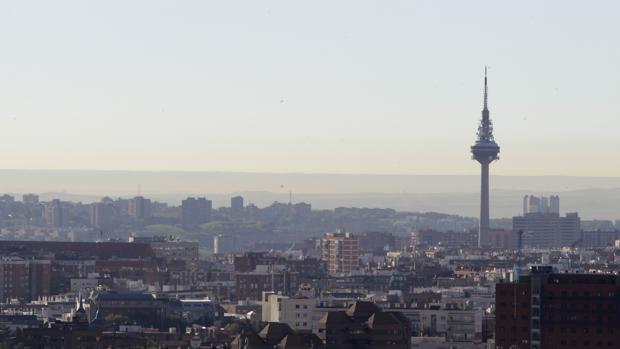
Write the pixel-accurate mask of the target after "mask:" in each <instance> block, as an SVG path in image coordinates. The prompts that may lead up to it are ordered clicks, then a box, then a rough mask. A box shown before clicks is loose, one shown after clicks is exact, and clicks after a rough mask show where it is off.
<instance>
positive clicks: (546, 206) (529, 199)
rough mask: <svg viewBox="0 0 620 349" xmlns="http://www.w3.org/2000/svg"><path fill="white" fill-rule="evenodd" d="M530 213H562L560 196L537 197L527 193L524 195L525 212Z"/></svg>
mask: <svg viewBox="0 0 620 349" xmlns="http://www.w3.org/2000/svg"><path fill="white" fill-rule="evenodd" d="M528 213H552V214H557V215H559V214H560V197H559V196H557V195H551V196H550V197H545V196H541V197H537V196H534V195H525V196H524V197H523V214H524V215H526V214H528Z"/></svg>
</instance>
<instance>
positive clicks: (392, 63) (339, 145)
mask: <svg viewBox="0 0 620 349" xmlns="http://www.w3.org/2000/svg"><path fill="white" fill-rule="evenodd" d="M619 13H620V3H618V2H616V1H596V2H586V1H566V0H562V1H544V2H543V1H519V2H499V1H476V0H470V1H460V0H454V1H396V0H394V1H364V0H354V1H345V0H342V1H321V0H316V1H291V0H283V1H269V0H265V1H254V0H247V1H234V0H228V1H157V0H148V1H137V0H136V1H115V0H106V1H83V0H80V1H62V0H57V1H3V2H1V3H0V154H2V155H1V157H0V158H1V159H2V161H1V163H0V168H4V169H88V170H94V169H103V170H136V171H137V170H151V171H160V170H161V171H242V172H283V173H288V172H295V173H360V174H425V175H426V174H444V175H458V174H477V173H478V171H479V166H478V165H477V164H476V163H475V162H474V161H472V160H471V156H470V154H469V147H470V146H471V145H472V144H473V142H474V140H475V131H476V128H477V123H478V121H479V119H480V110H481V106H482V88H483V86H482V82H483V72H484V66H485V65H487V66H489V84H490V86H489V90H490V92H489V107H490V110H491V118H492V119H493V122H494V125H495V139H496V141H497V142H498V143H499V145H500V146H501V153H500V158H501V159H500V161H498V162H497V163H495V164H493V167H492V173H493V174H499V175H537V176H538V175H563V176H604V177H609V176H611V177H613V176H620V162H619V161H618V153H617V149H620V137H618V133H619V131H620V98H619V97H620V70H619V69H618V62H620V45H618V33H620V21H618V20H617V18H618V15H619Z"/></svg>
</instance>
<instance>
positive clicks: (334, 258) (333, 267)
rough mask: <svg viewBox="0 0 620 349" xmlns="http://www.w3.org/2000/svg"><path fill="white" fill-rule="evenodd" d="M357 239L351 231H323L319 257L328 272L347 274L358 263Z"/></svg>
mask: <svg viewBox="0 0 620 349" xmlns="http://www.w3.org/2000/svg"><path fill="white" fill-rule="evenodd" d="M359 256H360V247H359V239H358V238H357V236H355V235H353V234H351V233H345V232H342V231H338V232H336V233H325V235H324V236H323V238H322V239H321V259H322V260H323V261H325V262H326V263H327V270H328V272H329V273H330V274H332V275H333V274H348V273H350V272H352V271H354V270H356V269H357V267H358V265H359Z"/></svg>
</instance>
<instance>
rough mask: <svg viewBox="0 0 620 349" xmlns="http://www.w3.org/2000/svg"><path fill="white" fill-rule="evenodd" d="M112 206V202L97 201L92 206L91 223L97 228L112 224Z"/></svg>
mask: <svg viewBox="0 0 620 349" xmlns="http://www.w3.org/2000/svg"><path fill="white" fill-rule="evenodd" d="M111 211H112V207H111V205H110V204H107V203H103V202H95V203H93V204H92V205H91V207H90V225H91V226H93V227H95V228H97V229H107V228H109V227H110V225H111V219H112V217H111V216H112V212H111Z"/></svg>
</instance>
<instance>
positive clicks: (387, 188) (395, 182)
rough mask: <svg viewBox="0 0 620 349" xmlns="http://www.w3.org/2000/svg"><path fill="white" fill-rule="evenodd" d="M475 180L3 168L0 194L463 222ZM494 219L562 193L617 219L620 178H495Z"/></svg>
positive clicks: (586, 211) (474, 206)
mask: <svg viewBox="0 0 620 349" xmlns="http://www.w3.org/2000/svg"><path fill="white" fill-rule="evenodd" d="M478 186H479V178H478V176H458V175H455V176H426V175H425V176H418V175H355V174H299V173H292V174H281V173H232V172H231V173H228V172H147V171H141V172H138V171H136V172H131V171H78V170H62V171H54V170H0V193H2V192H4V193H16V195H19V194H21V193H28V192H34V193H39V194H41V198H42V199H43V200H47V199H49V198H52V197H57V198H61V199H65V200H74V201H82V202H92V201H96V200H99V199H100V198H101V197H102V196H104V195H108V196H112V197H117V196H120V197H132V196H135V195H136V194H137V193H138V187H140V191H141V193H142V194H143V195H144V196H148V197H151V198H154V199H157V200H160V201H164V202H169V203H173V204H178V203H179V202H180V201H181V200H182V199H183V198H184V197H186V196H188V195H194V196H196V195H201V196H208V197H209V198H211V199H212V200H213V201H214V205H215V206H223V205H229V198H230V196H231V195H236V194H240V195H242V196H244V197H245V198H246V202H253V203H255V204H256V205H258V206H266V205H269V204H271V203H272V202H273V201H280V202H288V200H289V191H292V193H293V201H306V202H309V203H311V204H312V205H313V207H314V208H319V209H320V208H334V207H338V206H357V207H382V208H394V209H397V210H407V211H436V212H443V213H454V214H460V215H466V216H476V215H477V213H478V200H479V198H478V195H479V194H478V190H479V188H478ZM491 189H492V192H491V195H492V196H491V201H492V209H491V215H492V216H493V217H511V216H513V215H515V214H519V213H520V211H521V207H522V205H521V198H522V196H523V195H525V194H550V193H557V194H559V195H560V197H561V210H562V212H570V211H578V212H579V213H580V214H581V216H582V217H585V218H599V219H616V218H620V178H618V177H560V176H548V177H545V176H536V177H517V176H492V178H491Z"/></svg>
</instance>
